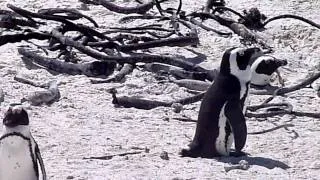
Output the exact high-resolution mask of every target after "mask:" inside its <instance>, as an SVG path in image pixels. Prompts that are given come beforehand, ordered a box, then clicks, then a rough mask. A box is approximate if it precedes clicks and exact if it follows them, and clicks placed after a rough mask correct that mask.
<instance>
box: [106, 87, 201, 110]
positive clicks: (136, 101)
mask: <svg viewBox="0 0 320 180" xmlns="http://www.w3.org/2000/svg"><path fill="white" fill-rule="evenodd" d="M110 93H111V94H112V98H113V100H112V103H113V104H115V105H118V106H122V107H125V108H131V107H134V108H137V109H145V110H150V109H153V108H156V107H160V106H164V107H172V106H173V105H174V104H181V105H186V104H191V103H194V102H197V101H200V100H201V99H202V98H203V96H204V94H205V93H200V94H197V95H195V96H192V97H187V98H184V99H180V100H176V101H173V102H162V101H156V100H147V99H141V98H137V97H128V96H122V97H117V96H116V91H115V90H113V91H110Z"/></svg>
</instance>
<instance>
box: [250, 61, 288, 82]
mask: <svg viewBox="0 0 320 180" xmlns="http://www.w3.org/2000/svg"><path fill="white" fill-rule="evenodd" d="M287 64H288V62H287V61H286V60H281V59H276V58H274V57H272V56H266V55H264V56H260V57H258V58H257V59H255V60H254V61H253V62H252V65H251V71H252V78H251V84H253V85H257V86H266V85H268V84H269V83H270V79H271V75H272V74H273V73H274V72H275V71H276V70H277V69H278V68H279V67H280V66H285V65H287Z"/></svg>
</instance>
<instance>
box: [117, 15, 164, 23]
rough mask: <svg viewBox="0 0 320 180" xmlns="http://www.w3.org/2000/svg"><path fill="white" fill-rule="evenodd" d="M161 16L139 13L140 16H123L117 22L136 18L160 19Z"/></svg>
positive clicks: (125, 21)
mask: <svg viewBox="0 0 320 180" xmlns="http://www.w3.org/2000/svg"><path fill="white" fill-rule="evenodd" d="M162 17H163V16H153V15H146V14H145V15H140V16H125V17H123V18H121V19H120V20H119V23H127V22H128V21H133V20H137V19H161V18H162Z"/></svg>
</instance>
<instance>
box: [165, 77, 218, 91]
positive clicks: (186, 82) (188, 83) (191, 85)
mask: <svg viewBox="0 0 320 180" xmlns="http://www.w3.org/2000/svg"><path fill="white" fill-rule="evenodd" d="M170 82H173V83H175V84H177V85H178V86H180V87H185V88H188V89H191V90H196V91H207V90H208V88H209V87H210V86H211V84H212V83H210V82H206V81H199V80H193V79H180V80H172V81H170Z"/></svg>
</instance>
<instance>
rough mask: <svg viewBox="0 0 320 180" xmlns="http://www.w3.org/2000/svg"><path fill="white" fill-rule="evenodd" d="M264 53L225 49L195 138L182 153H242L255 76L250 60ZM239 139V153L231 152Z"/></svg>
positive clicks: (210, 154)
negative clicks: (247, 105) (246, 105)
mask: <svg viewBox="0 0 320 180" xmlns="http://www.w3.org/2000/svg"><path fill="white" fill-rule="evenodd" d="M259 54H260V55H262V51H261V50H260V49H259V48H230V49H228V50H226V51H225V53H224V55H223V57H222V61H221V64H220V72H219V74H218V75H217V77H216V78H215V80H214V83H213V84H212V85H211V86H210V88H209V89H208V90H207V92H206V94H205V96H204V98H203V100H202V102H201V106H200V111H199V115H198V121H197V127H196V132H195V136H194V139H193V141H192V142H191V144H189V148H188V149H183V150H182V151H181V152H180V154H181V156H183V157H184V156H187V157H205V158H212V157H216V156H228V155H232V156H240V155H243V154H244V153H242V152H241V150H242V148H243V147H244V145H245V143H246V138H247V127H246V121H245V117H244V114H243V109H244V103H245V99H246V96H247V93H248V88H249V83H250V79H251V70H250V64H249V60H250V59H251V58H253V57H254V56H257V55H259ZM233 141H235V152H232V153H230V149H231V145H232V143H233Z"/></svg>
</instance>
